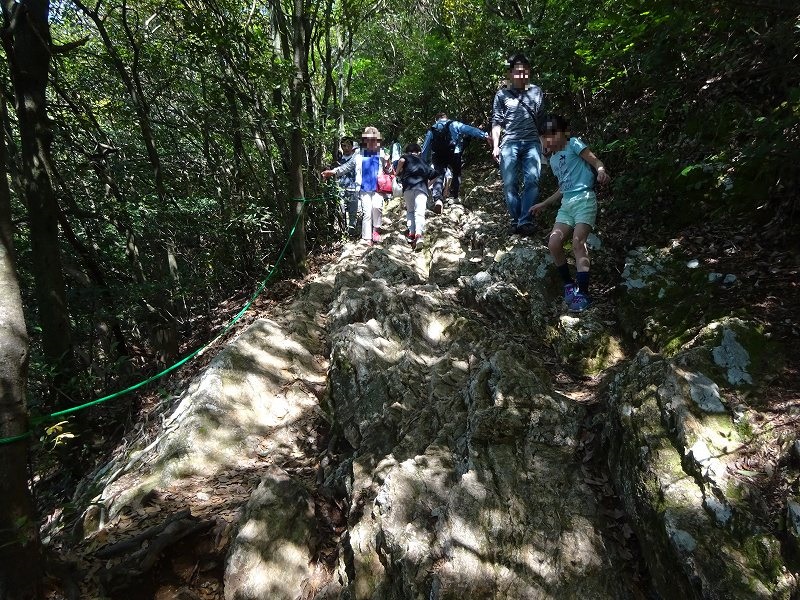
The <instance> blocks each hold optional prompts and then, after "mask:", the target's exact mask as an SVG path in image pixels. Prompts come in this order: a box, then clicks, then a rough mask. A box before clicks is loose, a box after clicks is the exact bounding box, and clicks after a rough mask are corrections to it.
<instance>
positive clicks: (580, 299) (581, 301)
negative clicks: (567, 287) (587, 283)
mask: <svg viewBox="0 0 800 600" xmlns="http://www.w3.org/2000/svg"><path fill="white" fill-rule="evenodd" d="M587 308H589V298H587V297H586V296H585V295H584V294H582V293H581V292H575V295H574V296H573V297H572V302H570V303H569V310H570V312H576V313H578V312H583V311H584V310H586V309H587Z"/></svg>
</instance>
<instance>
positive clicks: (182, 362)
mask: <svg viewBox="0 0 800 600" xmlns="http://www.w3.org/2000/svg"><path fill="white" fill-rule="evenodd" d="M328 197H329V194H325V195H323V196H317V197H316V198H295V199H294V200H293V201H295V202H302V203H303V204H307V203H309V202H319V201H321V200H327V199H328ZM302 215H303V213H302V211H301V212H300V213H298V215H297V218H296V219H295V220H294V224H293V225H292V229H291V231H289V237H288V238H287V239H286V243H285V244H284V245H283V249H282V250H281V253H280V254H279V255H278V260H276V261H275V264H274V265H273V266H272V269H270V271H269V273H268V274H267V277H266V278H265V279H264V280H263V281H262V282H261V283H260V284H259V286H258V287H257V288H256V291H255V292H254V293H253V295H252V296H250V299H249V300H248V301H247V303H245V305H244V306H243V307H242V309H241V310H240V311H239V312H238V313H236V316H234V317H233V319H231V320H230V321H229V322H228V324H227V325H226V326H225V327H224V328H223V329H222V331H220V332H219V333H218V334H217V335H215V336H214V337H213V338H212V339H211V341H209V342H207V343H206V344H205V345H203V346H201V347H200V348H198V349H197V350H195V351H194V352H192V353H190V354H188V355H187V356H185V357H184V358H182V359H181V360H179V361H178V362H176V363H175V364H174V365H172V366H170V367H167V368H166V369H164V370H163V371H161V372H160V373H157V374H155V375H153V376H152V377H148V378H147V379H145V380H144V381H140V382H139V383H136V384H134V385H132V386H130V387H127V388H125V389H124V390H120V391H118V392H114V393H113V394H109V395H107V396H103V397H102V398H98V399H97V400H92V401H91V402H86V403H85V404H79V405H78V406H72V407H70V408H67V409H64V410H59V411H56V412H54V413H50V414H49V415H43V416H39V417H33V418H31V419H30V422H31V425H33V426H36V425H41V424H42V423H45V422H47V421H50V420H51V419H57V418H59V417H63V416H65V415H70V414H72V413H75V412H78V411H79V410H84V409H85V408H89V407H90V406H95V405H97V404H102V403H104V402H108V401H109V400H113V399H114V398H119V397H120V396H124V395H125V394H129V393H130V392H132V391H134V390H138V389H139V388H140V387H143V386H145V385H147V384H148V383H152V382H153V381H155V380H156V379H160V378H161V377H163V376H164V375H167V374H168V373H171V372H172V371H174V370H176V369H178V368H180V367H182V366H183V365H185V364H186V363H187V362H189V361H190V360H192V359H193V358H194V357H195V356H197V355H198V354H200V353H201V352H202V351H203V350H205V349H206V348H208V347H209V346H211V344H213V343H214V342H216V341H217V340H218V339H219V338H221V337H222V336H224V335H225V334H226V333H228V331H229V330H230V328H231V327H233V325H234V324H235V323H236V322H237V321H238V320H239V319H241V318H242V316H244V313H245V312H247V309H248V308H250V307H251V306H252V304H253V302H255V300H256V298H258V296H259V295H260V294H261V292H263V291H264V288H265V287H267V283H269V281H270V280H271V279H272V277H273V276H274V275H275V273H276V272H277V271H278V266H279V265H280V264H281V261H282V260H283V257H284V256H285V255H286V251H287V250H288V249H289V244H290V243H291V241H292V238H293V237H294V233H295V230H296V229H297V224H298V223H299V222H300V217H302ZM33 433H34V432H33V430H32V429H29V430H28V431H26V432H25V433H22V434H19V435H15V436H9V437H5V438H0V446H2V445H4V444H13V443H14V442H19V441H22V440H25V439H27V438H29V437H30V436H32V435H33Z"/></svg>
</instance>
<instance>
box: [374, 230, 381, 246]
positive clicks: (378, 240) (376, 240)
mask: <svg viewBox="0 0 800 600" xmlns="http://www.w3.org/2000/svg"><path fill="white" fill-rule="evenodd" d="M372 243H373V244H380V243H381V234H380V233H378V230H377V229H373V230H372Z"/></svg>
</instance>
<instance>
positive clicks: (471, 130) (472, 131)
mask: <svg viewBox="0 0 800 600" xmlns="http://www.w3.org/2000/svg"><path fill="white" fill-rule="evenodd" d="M453 126H454V127H455V129H456V135H458V136H462V135H465V136H467V137H471V138H475V139H478V140H485V139H486V136H487V134H486V132H485V131H481V130H480V129H478V128H477V127H473V126H472V125H467V124H466V123H460V122H458V121H453Z"/></svg>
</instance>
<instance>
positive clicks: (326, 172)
mask: <svg viewBox="0 0 800 600" xmlns="http://www.w3.org/2000/svg"><path fill="white" fill-rule="evenodd" d="M320 175H322V178H323V179H327V178H328V177H330V176H331V175H333V169H325V170H324V171H323V172H322V173H320Z"/></svg>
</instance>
